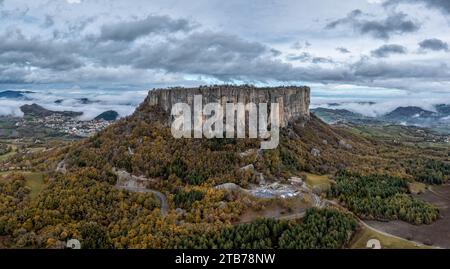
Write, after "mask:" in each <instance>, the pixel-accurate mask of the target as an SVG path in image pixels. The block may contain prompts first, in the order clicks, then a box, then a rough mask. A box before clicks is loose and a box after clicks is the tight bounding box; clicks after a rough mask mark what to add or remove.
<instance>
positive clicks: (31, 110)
mask: <svg viewBox="0 0 450 269" xmlns="http://www.w3.org/2000/svg"><path fill="white" fill-rule="evenodd" d="M20 110H21V111H22V112H23V114H24V115H25V116H30V117H38V118H42V117H48V116H51V115H60V116H63V117H68V118H75V117H79V116H81V115H83V112H75V111H52V110H48V109H46V108H44V107H42V106H40V105H38V104H32V105H23V106H21V107H20ZM117 118H119V113H117V111H114V110H108V111H105V112H103V113H101V114H100V115H98V116H97V117H95V118H94V119H95V120H105V121H115V120H117Z"/></svg>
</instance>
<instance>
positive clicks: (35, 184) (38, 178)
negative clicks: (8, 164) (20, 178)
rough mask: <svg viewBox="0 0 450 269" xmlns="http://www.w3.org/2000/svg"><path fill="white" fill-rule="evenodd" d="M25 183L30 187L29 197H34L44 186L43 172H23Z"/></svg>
mask: <svg viewBox="0 0 450 269" xmlns="http://www.w3.org/2000/svg"><path fill="white" fill-rule="evenodd" d="M24 176H25V179H26V183H25V185H26V186H28V187H30V189H31V192H30V198H31V199H32V200H33V199H35V198H36V197H37V196H38V195H39V193H40V192H41V191H42V189H43V188H44V174H43V173H34V172H33V173H31V172H30V173H24Z"/></svg>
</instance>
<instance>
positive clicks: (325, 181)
mask: <svg viewBox="0 0 450 269" xmlns="http://www.w3.org/2000/svg"><path fill="white" fill-rule="evenodd" d="M305 175H306V179H305V182H306V184H308V186H310V187H311V188H314V187H320V188H323V189H328V188H329V187H330V178H329V176H327V175H324V176H320V175H315V174H310V173H305Z"/></svg>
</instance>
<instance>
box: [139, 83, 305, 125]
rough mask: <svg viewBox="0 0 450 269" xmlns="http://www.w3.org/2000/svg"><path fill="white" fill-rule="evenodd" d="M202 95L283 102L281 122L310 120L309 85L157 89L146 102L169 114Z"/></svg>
mask: <svg viewBox="0 0 450 269" xmlns="http://www.w3.org/2000/svg"><path fill="white" fill-rule="evenodd" d="M196 95H202V99H203V104H207V103H220V104H222V105H225V104H226V103H244V104H247V103H255V104H257V105H258V104H259V103H279V105H280V116H281V119H280V121H281V122H280V125H281V127H285V126H287V125H288V124H289V123H290V122H292V121H295V120H296V119H299V118H301V119H305V118H306V119H309V115H310V114H309V105H310V88H309V87H270V88H257V87H253V86H230V85H220V86H208V87H206V86H202V87H199V88H170V89H153V90H150V92H149V95H148V97H147V99H146V101H145V104H146V105H150V106H159V107H161V108H162V109H163V110H164V111H166V112H167V113H168V114H169V115H170V112H171V109H172V106H173V105H174V104H176V103H187V104H189V105H191V106H192V105H193V102H194V96H196Z"/></svg>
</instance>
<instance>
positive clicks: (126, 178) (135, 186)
mask: <svg viewBox="0 0 450 269" xmlns="http://www.w3.org/2000/svg"><path fill="white" fill-rule="evenodd" d="M112 171H113V173H114V174H116V175H117V177H118V179H117V184H116V188H117V189H119V190H125V191H129V192H136V193H151V194H153V195H155V196H156V197H158V199H159V201H160V202H161V209H160V210H161V215H162V216H163V217H165V216H167V214H168V213H169V204H168V203H167V197H166V196H165V195H164V194H163V193H161V192H160V191H157V190H152V189H147V188H145V187H143V186H142V185H141V184H139V182H138V181H154V180H152V179H148V178H145V177H136V176H133V175H132V174H130V173H128V172H126V171H123V170H117V169H115V168H114V169H113V170H112ZM130 183H131V184H130Z"/></svg>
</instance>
